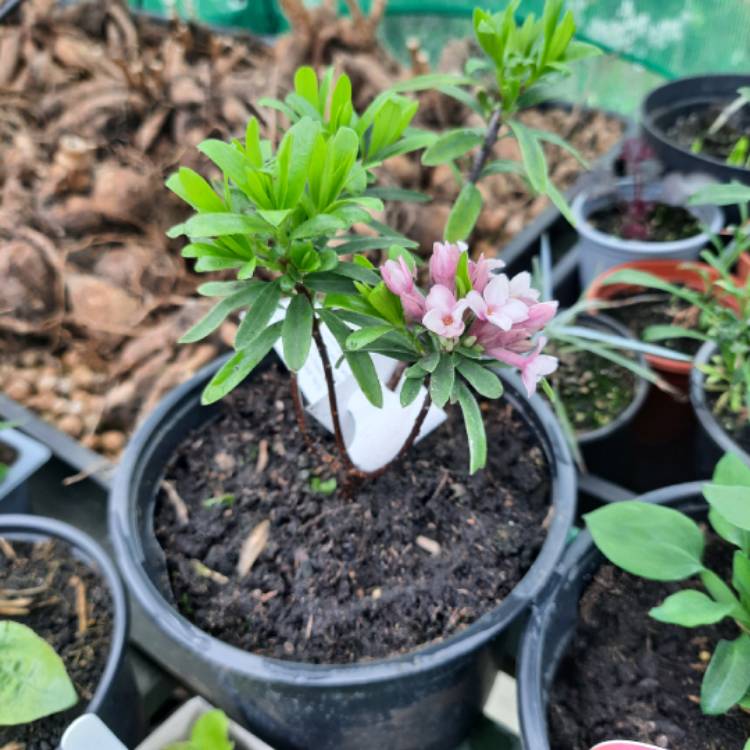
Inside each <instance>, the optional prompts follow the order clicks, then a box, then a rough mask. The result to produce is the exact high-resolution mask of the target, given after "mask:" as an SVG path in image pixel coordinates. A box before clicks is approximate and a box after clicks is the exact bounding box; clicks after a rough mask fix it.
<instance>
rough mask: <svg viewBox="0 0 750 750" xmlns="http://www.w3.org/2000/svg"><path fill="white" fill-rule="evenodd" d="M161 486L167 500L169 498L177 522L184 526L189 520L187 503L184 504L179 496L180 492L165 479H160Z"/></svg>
mask: <svg viewBox="0 0 750 750" xmlns="http://www.w3.org/2000/svg"><path fill="white" fill-rule="evenodd" d="M161 488H162V489H163V490H164V492H166V493H167V500H169V503H170V505H171V506H172V508H173V509H174V512H175V515H176V516H177V523H179V524H180V526H186V525H187V524H188V523H189V522H190V513H189V512H188V509H187V505H185V501H184V500H183V499H182V498H181V497H180V493H179V492H177V490H176V489H175V486H174V485H173V484H172V483H171V482H168V481H167V480H166V479H162V481H161Z"/></svg>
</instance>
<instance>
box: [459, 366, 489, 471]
mask: <svg viewBox="0 0 750 750" xmlns="http://www.w3.org/2000/svg"><path fill="white" fill-rule="evenodd" d="M456 391H457V394H458V403H459V405H460V407H461V411H462V413H463V416H464V425H465V426H466V436H467V437H468V439H469V464H470V465H469V472H470V473H471V474H473V473H474V472H475V471H478V470H479V469H482V468H483V467H484V466H485V464H486V463H487V435H486V433H485V431H484V421H483V420H482V412H481V411H480V410H479V404H478V403H477V400H476V399H475V398H474V395H473V394H472V392H471V391H470V390H469V389H468V388H467V387H466V385H465V384H464V383H463V382H462V381H460V380H459V381H458V382H457V383H456Z"/></svg>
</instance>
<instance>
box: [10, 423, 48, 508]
mask: <svg viewBox="0 0 750 750" xmlns="http://www.w3.org/2000/svg"><path fill="white" fill-rule="evenodd" d="M12 428H13V425H12V424H11V423H10V422H0V513H25V512H28V510H29V494H28V488H27V486H26V482H27V480H28V479H29V477H30V476H31V475H32V474H34V473H35V472H36V471H37V469H39V468H40V467H41V466H42V465H43V464H45V463H46V462H47V461H48V460H49V457H50V450H49V448H47V447H46V446H45V445H42V444H41V443H38V442H37V441H36V440H32V439H31V438H30V437H26V435H23V434H22V433H20V432H18V430H14V429H12Z"/></svg>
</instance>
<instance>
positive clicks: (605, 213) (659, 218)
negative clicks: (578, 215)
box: [588, 202, 702, 242]
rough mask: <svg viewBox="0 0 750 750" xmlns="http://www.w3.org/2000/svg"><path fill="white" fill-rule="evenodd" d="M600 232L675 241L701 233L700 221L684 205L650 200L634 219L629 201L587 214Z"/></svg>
mask: <svg viewBox="0 0 750 750" xmlns="http://www.w3.org/2000/svg"><path fill="white" fill-rule="evenodd" d="M588 222H589V223H590V224H591V225H593V226H594V227H595V228H596V229H598V230H599V231H600V232H604V233H605V234H609V235H612V236H613V237H620V238H622V239H626V240H636V239H637V240H643V241H647V242H674V241H675V240H684V239H687V238H688V237H694V236H695V235H696V234H700V233H701V231H702V230H701V225H700V221H698V219H697V217H695V216H694V215H693V214H691V213H690V211H688V210H687V209H686V208H683V207H682V206H671V205H669V204H667V203H659V202H649V203H648V204H646V206H645V207H644V215H643V218H642V219H640V218H639V219H638V220H636V219H634V217H633V215H632V214H631V211H630V210H629V208H628V205H627V204H626V203H620V204H617V205H615V206H609V207H607V208H602V209H600V210H599V211H594V212H593V213H592V214H590V215H589V217H588Z"/></svg>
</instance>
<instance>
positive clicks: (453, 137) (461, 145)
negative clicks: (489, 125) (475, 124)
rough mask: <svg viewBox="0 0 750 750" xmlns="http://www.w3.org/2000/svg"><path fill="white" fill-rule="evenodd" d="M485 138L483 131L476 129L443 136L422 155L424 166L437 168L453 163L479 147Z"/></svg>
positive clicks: (462, 129)
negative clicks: (449, 162)
mask: <svg viewBox="0 0 750 750" xmlns="http://www.w3.org/2000/svg"><path fill="white" fill-rule="evenodd" d="M483 138H484V134H483V133H482V131H480V130H477V129H476V128H461V129H460V130H452V131H450V132H449V133H445V134H444V135H441V136H440V137H439V138H438V139H437V140H436V141H435V142H434V143H433V144H432V145H431V146H429V147H428V148H427V150H426V151H425V152H424V153H423V154H422V164H425V165H426V166H428V167H435V166H437V165H438V164H445V162H448V161H453V159H457V158H458V157H459V156H463V155H464V154H466V153H467V152H469V151H471V150H472V149H473V148H475V147H476V146H478V145H479V144H480V143H481V142H482V140H483Z"/></svg>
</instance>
